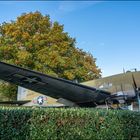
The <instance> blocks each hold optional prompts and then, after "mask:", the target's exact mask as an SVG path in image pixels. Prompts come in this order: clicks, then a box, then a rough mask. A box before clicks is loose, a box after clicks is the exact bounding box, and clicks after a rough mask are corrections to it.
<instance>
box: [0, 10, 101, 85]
mask: <svg viewBox="0 0 140 140" xmlns="http://www.w3.org/2000/svg"><path fill="white" fill-rule="evenodd" d="M0 61H4V62H7V63H11V64H15V65H18V66H21V67H25V68H29V69H32V70H37V71H39V72H42V73H45V74H49V75H52V76H56V77H61V78H65V79H69V80H77V81H79V82H83V81H87V80H92V79H95V78H99V77H100V76H101V75H100V73H101V71H100V69H99V68H98V67H97V66H96V63H95V59H94V57H93V56H92V55H91V54H89V53H87V52H85V51H83V50H81V49H78V48H76V40H75V38H72V37H70V36H69V34H68V33H67V32H64V25H60V24H59V23H58V22H52V21H51V20H50V17H49V16H48V15H46V16H43V15H42V14H41V13H40V12H38V11H37V12H34V13H32V12H30V13H27V14H26V13H25V14H22V15H21V16H20V17H17V19H16V21H12V22H10V23H6V22H5V23H3V24H2V25H0Z"/></svg>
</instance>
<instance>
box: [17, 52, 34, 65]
mask: <svg viewBox="0 0 140 140" xmlns="http://www.w3.org/2000/svg"><path fill="white" fill-rule="evenodd" d="M16 56H17V59H18V61H21V62H26V61H28V60H30V59H31V54H30V53H29V52H27V51H19V52H18V53H17V54H16ZM18 61H17V63H19V62H18Z"/></svg>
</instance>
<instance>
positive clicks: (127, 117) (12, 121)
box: [0, 107, 140, 140]
mask: <svg viewBox="0 0 140 140" xmlns="http://www.w3.org/2000/svg"><path fill="white" fill-rule="evenodd" d="M11 139H12V140H94V139H95V140H96V139H100V140H113V139H115V140H116V139H119V140H120V139H122V140H123V139H127V140H131V139H134V140H139V139H140V112H131V111H120V110H109V111H107V110H103V109H92V108H90V109H88V108H67V109H65V108H21V107H0V140H11Z"/></svg>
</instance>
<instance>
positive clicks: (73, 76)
mask: <svg viewBox="0 0 140 140" xmlns="http://www.w3.org/2000/svg"><path fill="white" fill-rule="evenodd" d="M64 76H65V77H66V78H67V79H69V80H73V79H74V78H75V75H74V74H73V73H72V71H68V70H67V71H64Z"/></svg>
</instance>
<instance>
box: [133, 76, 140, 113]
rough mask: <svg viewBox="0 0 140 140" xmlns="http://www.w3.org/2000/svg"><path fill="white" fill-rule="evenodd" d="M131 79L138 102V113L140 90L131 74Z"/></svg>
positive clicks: (139, 108)
mask: <svg viewBox="0 0 140 140" xmlns="http://www.w3.org/2000/svg"><path fill="white" fill-rule="evenodd" d="M132 79H133V88H134V92H135V95H136V98H137V101H138V110H139V111H140V88H138V87H137V84H136V80H135V77H134V75H133V74H132Z"/></svg>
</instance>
